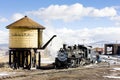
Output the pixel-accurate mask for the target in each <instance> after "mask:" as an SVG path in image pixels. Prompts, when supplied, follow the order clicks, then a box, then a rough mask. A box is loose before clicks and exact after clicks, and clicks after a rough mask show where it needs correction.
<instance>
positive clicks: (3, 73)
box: [0, 72, 9, 76]
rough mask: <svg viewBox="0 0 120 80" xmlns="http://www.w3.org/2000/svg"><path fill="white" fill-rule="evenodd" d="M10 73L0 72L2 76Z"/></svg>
mask: <svg viewBox="0 0 120 80" xmlns="http://www.w3.org/2000/svg"><path fill="white" fill-rule="evenodd" d="M6 75H9V74H8V73H7V72H0V76H6Z"/></svg>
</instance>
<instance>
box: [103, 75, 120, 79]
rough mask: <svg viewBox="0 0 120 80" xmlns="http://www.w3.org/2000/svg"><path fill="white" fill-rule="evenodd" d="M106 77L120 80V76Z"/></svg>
mask: <svg viewBox="0 0 120 80" xmlns="http://www.w3.org/2000/svg"><path fill="white" fill-rule="evenodd" d="M104 77H107V78H115V79H116V78H117V79H120V76H104Z"/></svg>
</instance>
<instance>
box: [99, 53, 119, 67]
mask: <svg viewBox="0 0 120 80" xmlns="http://www.w3.org/2000/svg"><path fill="white" fill-rule="evenodd" d="M100 58H101V61H103V62H108V63H109V64H110V65H114V64H120V56H117V55H115V56H110V55H100Z"/></svg>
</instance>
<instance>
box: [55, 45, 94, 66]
mask: <svg viewBox="0 0 120 80" xmlns="http://www.w3.org/2000/svg"><path fill="white" fill-rule="evenodd" d="M91 50H92V46H88V47H86V46H84V45H74V46H67V45H66V44H63V48H60V50H59V51H58V55H57V57H56V58H55V68H69V67H78V66H80V65H84V64H86V63H90V61H91V59H90V55H91Z"/></svg>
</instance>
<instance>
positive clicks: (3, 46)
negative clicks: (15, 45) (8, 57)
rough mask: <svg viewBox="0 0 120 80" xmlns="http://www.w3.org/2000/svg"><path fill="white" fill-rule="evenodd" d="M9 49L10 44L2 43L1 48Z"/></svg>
mask: <svg viewBox="0 0 120 80" xmlns="http://www.w3.org/2000/svg"><path fill="white" fill-rule="evenodd" d="M3 48H4V49H8V44H0V49H3Z"/></svg>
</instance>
